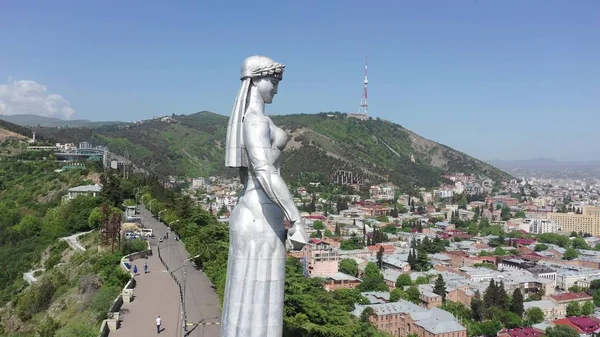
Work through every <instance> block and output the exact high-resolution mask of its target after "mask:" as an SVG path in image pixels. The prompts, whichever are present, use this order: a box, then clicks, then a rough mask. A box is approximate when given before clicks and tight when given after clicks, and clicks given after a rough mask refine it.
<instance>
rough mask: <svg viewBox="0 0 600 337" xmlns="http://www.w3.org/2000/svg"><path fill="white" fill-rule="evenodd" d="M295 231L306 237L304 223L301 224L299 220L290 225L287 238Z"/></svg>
mask: <svg viewBox="0 0 600 337" xmlns="http://www.w3.org/2000/svg"><path fill="white" fill-rule="evenodd" d="M296 232H300V234H302V237H303V238H305V239H306V231H305V230H304V225H302V224H301V223H300V221H296V222H294V223H292V226H291V227H290V228H289V229H288V234H287V238H288V240H289V239H290V238H291V237H292V235H294V234H296Z"/></svg>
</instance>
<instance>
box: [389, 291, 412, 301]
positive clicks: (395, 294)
mask: <svg viewBox="0 0 600 337" xmlns="http://www.w3.org/2000/svg"><path fill="white" fill-rule="evenodd" d="M401 298H402V299H407V298H408V294H407V293H406V291H404V290H402V289H401V288H396V289H394V290H392V291H391V292H390V302H397V301H398V300H399V299H401Z"/></svg>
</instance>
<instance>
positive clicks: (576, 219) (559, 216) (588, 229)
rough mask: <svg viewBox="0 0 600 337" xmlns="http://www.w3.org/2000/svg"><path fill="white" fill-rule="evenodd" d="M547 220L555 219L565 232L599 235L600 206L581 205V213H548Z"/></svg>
mask: <svg viewBox="0 0 600 337" xmlns="http://www.w3.org/2000/svg"><path fill="white" fill-rule="evenodd" d="M547 217H548V220H551V221H555V222H557V223H558V224H559V225H560V228H561V230H563V231H565V232H577V233H579V232H583V233H588V234H591V235H594V236H600V207H596V206H583V211H582V214H575V213H548V215H547Z"/></svg>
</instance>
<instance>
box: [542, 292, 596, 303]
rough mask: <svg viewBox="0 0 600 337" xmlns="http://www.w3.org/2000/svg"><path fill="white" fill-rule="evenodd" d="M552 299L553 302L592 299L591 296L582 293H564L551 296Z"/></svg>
mask: <svg viewBox="0 0 600 337" xmlns="http://www.w3.org/2000/svg"><path fill="white" fill-rule="evenodd" d="M550 297H552V298H553V299H554V300H555V301H559V302H560V301H573V300H583V299H592V296H590V295H588V294H587V293H584V292H579V293H564V294H558V295H552V296H550Z"/></svg>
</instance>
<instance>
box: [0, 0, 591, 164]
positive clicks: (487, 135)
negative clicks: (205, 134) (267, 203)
mask: <svg viewBox="0 0 600 337" xmlns="http://www.w3.org/2000/svg"><path fill="white" fill-rule="evenodd" d="M599 32H600V1H597V0H578V1H575V2H574V1H567V0H564V1H554V0H545V1H542V0H538V1H518V0H511V1H466V0H464V1H463V0H456V1H413V2H408V1H354V0H345V1H341V0H335V1H334V0H332V1H132V0H128V1H79V0H77V1H75V0H60V1H27V0H6V1H3V3H2V10H0V41H1V45H0V46H1V47H0V111H2V108H3V106H2V101H1V99H2V97H4V100H5V101H4V113H23V112H27V111H29V112H34V111H31V110H36V109H42V110H43V109H46V110H47V111H50V112H47V111H46V113H47V114H55V115H57V116H60V115H61V114H63V115H65V114H69V113H71V112H72V110H69V106H68V104H67V103H66V102H65V101H64V100H67V101H68V102H69V103H70V108H72V109H73V110H74V114H73V115H72V116H71V117H70V118H71V119H90V120H125V121H133V120H139V119H145V118H149V117H152V116H156V115H164V114H171V113H176V114H181V113H184V114H188V113H193V112H196V111H201V110H210V111H214V112H218V113H221V114H225V115H228V114H229V113H230V111H231V107H232V105H233V100H234V99H235V95H236V93H237V90H238V88H239V67H240V63H241V61H242V60H243V59H244V58H245V57H247V56H250V55H253V54H264V55H267V56H270V57H272V58H274V59H275V60H277V61H280V62H282V63H284V64H286V65H287V68H286V77H285V80H284V81H283V82H282V84H281V86H280V89H279V95H278V97H277V98H276V100H275V102H274V104H273V105H272V106H270V107H269V111H268V112H269V113H271V114H289V113H315V112H320V111H344V112H351V111H356V110H357V109H358V105H359V103H360V98H361V93H362V80H363V62H364V57H365V56H366V55H368V56H369V75H370V87H369V89H370V91H369V104H370V112H371V115H372V116H373V117H380V118H382V119H387V120H390V121H393V122H396V123H399V124H401V125H403V126H404V127H406V128H408V129H411V130H413V131H415V132H417V133H419V134H421V135H423V136H425V137H428V138H431V139H433V140H435V141H438V142H441V143H444V144H446V145H449V146H452V147H454V148H456V149H458V150H461V151H463V152H466V153H468V154H470V155H473V156H476V157H478V158H482V159H524V158H532V157H540V156H544V157H551V158H555V159H562V160H575V159H581V160H585V159H600V146H598V144H600V133H598V126H599V125H600V34H599ZM21 80H29V81H35V83H33V82H18V81H21ZM19 83H20V84H19ZM40 85H43V86H45V87H46V89H47V91H46V92H43V90H44V88H43V87H41V86H40ZM24 87H26V88H27V90H25V89H23V88H24ZM23 91H26V92H29V95H28V96H24V95H19V94H18V92H23ZM32 92H33V93H32ZM48 94H56V95H60V96H62V97H57V96H48ZM63 99H64V100H63ZM36 100H37V101H36ZM33 101H35V102H33ZM40 102H41V103H40ZM48 102H50V105H48ZM49 106H50V108H49ZM35 112H36V113H43V112H39V111H35Z"/></svg>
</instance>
